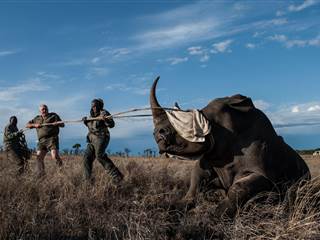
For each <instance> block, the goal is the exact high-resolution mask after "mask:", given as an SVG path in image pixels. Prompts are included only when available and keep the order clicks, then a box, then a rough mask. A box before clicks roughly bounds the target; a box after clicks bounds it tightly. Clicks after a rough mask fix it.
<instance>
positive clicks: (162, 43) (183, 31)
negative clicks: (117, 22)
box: [135, 19, 220, 49]
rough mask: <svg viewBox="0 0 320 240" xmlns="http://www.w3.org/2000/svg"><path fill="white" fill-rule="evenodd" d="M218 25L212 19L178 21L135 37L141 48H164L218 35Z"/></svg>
mask: <svg viewBox="0 0 320 240" xmlns="http://www.w3.org/2000/svg"><path fill="white" fill-rule="evenodd" d="M219 25H220V23H218V22H216V21H214V20H213V19H205V20H199V21H197V22H191V23H184V24H181V23H179V24H176V25H175V26H170V27H163V28H160V29H156V30H150V31H147V32H144V33H141V34H139V35H138V36H136V37H135V39H136V40H138V41H139V42H140V43H141V48H155V49H159V48H166V47H171V46H176V45H182V44H188V43H191V42H195V41H199V40H206V39H210V38H212V37H215V36H219V35H220V33H218V32H216V28H217V27H218V26H219Z"/></svg>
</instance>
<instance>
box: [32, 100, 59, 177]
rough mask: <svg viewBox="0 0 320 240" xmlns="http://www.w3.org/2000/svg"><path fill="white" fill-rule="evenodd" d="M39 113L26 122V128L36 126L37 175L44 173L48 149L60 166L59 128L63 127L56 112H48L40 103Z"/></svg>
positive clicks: (45, 106)
mask: <svg viewBox="0 0 320 240" xmlns="http://www.w3.org/2000/svg"><path fill="white" fill-rule="evenodd" d="M39 111H40V115H38V116H36V117H35V118H34V119H32V120H31V121H29V122H28V123H27V126H26V127H27V128H36V130H37V135H38V147H37V170H38V175H39V177H40V176H42V175H44V174H45V170H44V168H45V167H44V158H45V156H46V154H47V152H48V151H50V152H51V157H52V159H54V160H56V163H57V165H58V166H60V167H61V166H62V160H61V158H60V156H59V136H58V135H59V128H60V127H64V123H60V121H61V118H60V117H59V115H58V114H56V113H53V112H52V113H49V110H48V107H47V105H45V104H41V105H40V107H39Z"/></svg>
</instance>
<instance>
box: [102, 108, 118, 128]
mask: <svg viewBox="0 0 320 240" xmlns="http://www.w3.org/2000/svg"><path fill="white" fill-rule="evenodd" d="M101 114H103V116H111V114H110V113H109V112H108V111H107V110H103V111H101ZM105 123H106V124H107V126H108V127H109V128H113V127H114V125H115V123H114V120H113V118H112V117H109V118H107V119H106V120H105Z"/></svg>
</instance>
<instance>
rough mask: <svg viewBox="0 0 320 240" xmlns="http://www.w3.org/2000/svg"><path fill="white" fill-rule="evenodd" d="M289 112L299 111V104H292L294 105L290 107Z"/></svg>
mask: <svg viewBox="0 0 320 240" xmlns="http://www.w3.org/2000/svg"><path fill="white" fill-rule="evenodd" d="M291 112H293V113H298V112H300V109H299V106H294V107H292V109H291Z"/></svg>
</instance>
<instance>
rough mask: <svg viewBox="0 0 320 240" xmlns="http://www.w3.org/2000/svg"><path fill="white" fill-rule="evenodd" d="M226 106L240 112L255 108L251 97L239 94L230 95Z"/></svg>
mask: <svg viewBox="0 0 320 240" xmlns="http://www.w3.org/2000/svg"><path fill="white" fill-rule="evenodd" d="M228 106H229V107H230V108H232V109H235V110H237V111H240V112H249V111H251V110H252V109H254V108H255V106H254V104H253V102H252V100H251V98H248V97H246V96H242V95H240V94H237V95H234V96H231V97H230V99H229V102H228Z"/></svg>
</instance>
